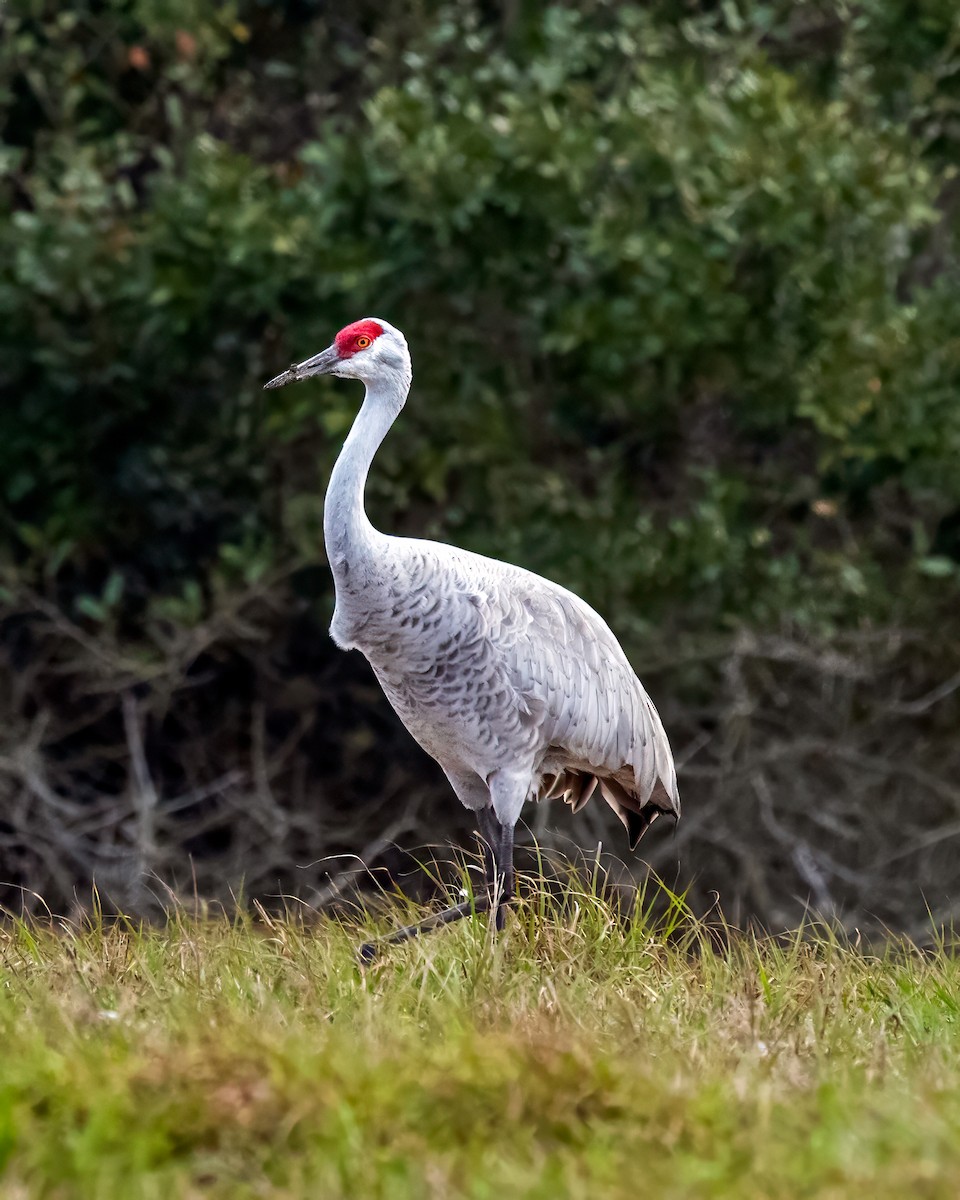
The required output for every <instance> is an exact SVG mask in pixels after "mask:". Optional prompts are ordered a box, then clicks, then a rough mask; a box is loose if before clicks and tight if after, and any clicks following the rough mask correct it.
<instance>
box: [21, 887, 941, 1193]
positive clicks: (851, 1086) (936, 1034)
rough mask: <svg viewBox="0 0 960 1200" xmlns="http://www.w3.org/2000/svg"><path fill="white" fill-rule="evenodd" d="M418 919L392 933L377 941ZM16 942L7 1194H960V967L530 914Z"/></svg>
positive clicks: (587, 911)
mask: <svg viewBox="0 0 960 1200" xmlns="http://www.w3.org/2000/svg"><path fill="white" fill-rule="evenodd" d="M408 915H409V914H408V913H407V912H406V911H404V912H399V911H384V912H383V913H381V914H380V915H379V916H378V918H377V921H376V922H375V924H376V925H382V927H383V928H386V927H388V926H389V925H391V924H393V923H395V922H396V921H397V920H400V919H402V918H403V917H405V916H408ZM370 931H371V922H370V921H366V922H361V923H360V925H359V926H349V925H346V924H340V923H337V922H335V921H332V920H320V921H319V922H317V921H311V922H310V923H309V924H306V923H304V922H302V921H300V920H297V919H295V918H292V917H291V918H288V919H284V920H265V921H262V922H260V923H257V924H254V923H252V922H248V921H241V922H230V921H227V920H208V921H195V920H193V919H188V918H187V917H185V916H177V917H174V918H173V919H172V920H171V921H170V923H169V924H168V925H167V926H165V927H164V928H156V929H141V928H133V927H124V926H122V925H119V926H117V925H114V926H113V927H111V928H105V927H103V926H101V925H99V924H97V923H92V924H90V925H88V926H86V927H84V928H80V927H73V926H69V925H65V924H63V925H59V926H57V928H56V929H48V930H43V929H37V928H27V927H25V926H16V925H11V926H8V927H7V928H6V930H5V931H3V932H2V933H0V939H2V940H0V946H2V987H0V1043H2V1047H3V1050H2V1060H0V1061H2V1065H0V1165H2V1169H0V1183H2V1194H3V1195H4V1196H5V1197H21V1196H22V1197H27V1196H30V1197H32V1196H56V1197H72V1196H97V1197H101V1196H102V1197H113V1196H117V1197H140V1196H155V1197H158V1198H160V1197H181V1196H182V1197H187V1196H199V1195H210V1196H224V1197H227V1196H229V1197H245V1196H265V1195H270V1196H280V1197H288V1196H289V1197H294V1196H296V1197H301V1196H303V1197H326V1196H348V1197H363V1198H367V1197H371V1198H374V1197H397V1198H400V1197H420V1196H423V1197H454V1196H470V1197H477V1198H480V1197H500V1196H507V1195H509V1196H510V1197H527V1196H529V1197H544V1198H546V1197H551V1198H552V1197H557V1196H577V1197H583V1198H584V1200H586V1198H588V1197H589V1198H591V1200H592V1198H595V1197H601V1196H624V1197H628V1196H629V1197H635V1196H639V1195H643V1196H718V1197H728V1196H729V1197H734V1196H736V1197H741V1198H743V1197H764V1198H765V1200H766V1198H769V1197H780V1196H782V1197H798V1196H804V1195H814V1194H815V1195H817V1196H848V1195H859V1194H866V1193H868V1192H869V1194H870V1195H871V1196H872V1197H874V1198H876V1197H887V1196H889V1197H902V1196H904V1195H908V1194H909V1195H913V1196H930V1197H933V1196H944V1197H947V1196H950V1197H953V1196H956V1195H957V1194H958V1191H960V966H958V964H957V962H956V961H955V959H954V958H953V957H952V956H951V955H950V954H949V953H948V952H946V951H944V950H942V949H941V950H940V951H935V952H932V953H920V952H919V951H916V950H912V949H903V948H898V949H891V950H889V951H887V952H885V953H884V954H883V955H880V956H876V955H870V954H867V953H865V952H863V951H860V950H856V949H854V948H850V947H846V946H842V945H840V944H838V943H837V941H836V940H835V939H833V938H832V937H830V936H828V935H822V936H808V937H806V938H804V939H800V938H798V939H796V940H792V941H787V942H779V943H773V942H765V941H758V940H756V939H753V938H751V937H747V936H727V937H723V938H721V937H717V936H712V937H708V936H707V935H706V933H705V931H704V930H703V929H702V928H700V929H698V928H696V927H694V928H693V929H692V930H691V931H690V932H689V934H687V935H684V933H683V932H682V931H675V932H674V935H673V937H672V938H668V939H665V938H664V937H663V936H662V934H663V930H662V928H661V929H657V928H655V927H654V926H653V925H652V923H651V922H649V921H645V920H643V919H639V920H636V921H634V922H633V923H631V924H629V925H626V926H625V925H624V924H623V923H622V922H618V921H617V920H616V919H615V917H614V914H613V913H612V911H611V910H610V909H609V908H608V907H606V906H605V905H604V904H603V903H602V902H601V901H599V900H597V899H596V898H595V897H593V896H592V895H591V894H590V892H589V889H585V890H584V894H583V895H581V896H579V897H574V898H573V900H572V901H570V902H568V905H567V906H566V907H565V908H564V909H563V910H562V911H561V910H560V909H558V908H556V907H555V906H554V905H553V902H552V901H550V900H549V899H548V898H546V897H544V896H539V895H536V894H534V895H533V896H531V894H530V892H529V891H528V893H527V899H526V901H525V903H524V906H523V907H522V909H521V911H520V912H519V913H518V914H517V915H516V916H515V918H514V919H513V920H512V922H511V924H510V926H509V928H508V930H507V931H506V933H505V934H504V935H502V936H501V937H500V938H499V939H497V940H496V942H495V943H492V942H491V940H490V938H489V937H488V935H487V933H486V930H485V927H484V925H483V924H482V923H481V922H480V921H476V922H473V923H471V922H467V923H465V924H463V925H462V926H460V927H458V928H451V929H448V930H445V931H443V932H441V933H439V934H436V935H434V936H433V937H431V938H430V939H428V940H424V941H422V942H420V943H419V944H412V945H409V946H404V947H398V948H393V949H391V950H390V951H389V952H388V953H387V954H386V955H385V956H384V957H383V959H382V961H381V962H380V964H379V965H378V966H377V967H376V969H374V970H371V971H369V972H368V973H367V974H366V975H365V976H362V975H361V974H360V973H359V971H358V970H357V968H356V967H355V965H354V961H353V949H354V946H355V944H356V942H357V941H358V938H359V937H361V936H365V935H366V934H368V933H369V932H370Z"/></svg>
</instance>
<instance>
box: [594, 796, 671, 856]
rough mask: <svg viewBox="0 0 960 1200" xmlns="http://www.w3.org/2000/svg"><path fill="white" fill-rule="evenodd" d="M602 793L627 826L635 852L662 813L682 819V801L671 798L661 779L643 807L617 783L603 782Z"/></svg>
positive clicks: (631, 846) (624, 825) (628, 835)
mask: <svg viewBox="0 0 960 1200" xmlns="http://www.w3.org/2000/svg"><path fill="white" fill-rule="evenodd" d="M600 792H601V795H602V796H603V798H604V800H606V802H607V803H608V804H609V805H610V807H611V808H612V809H613V811H614V812H615V813H616V814H617V816H618V817H619V819H620V821H621V822H622V823H623V827H624V829H626V831H627V838H628V840H629V842H630V849H631V850H636V848H637V843H638V842H639V841H640V839H641V838H642V837H643V835H644V834H645V833H646V832H647V830H648V829H649V828H650V826H651V825H652V824H653V823H654V821H655V820H656V819H657V817H659V816H660V814H661V813H668V814H670V815H671V816H672V817H673V818H674V819H675V820H679V819H680V803H679V800H677V799H675V798H674V797H672V796H671V795H670V793H669V792H668V791H667V789H666V787H664V785H663V783H662V782H661V781H660V780H659V779H658V780H657V783H656V785H655V787H654V789H653V793H652V795H651V796H650V798H649V800H647V802H646V803H645V804H641V803H640V801H639V799H638V798H637V797H636V796H634V795H632V794H631V793H630V792H628V791H627V789H626V788H625V787H623V786H621V784H619V783H617V781H616V780H615V779H601V780H600Z"/></svg>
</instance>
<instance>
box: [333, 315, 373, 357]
mask: <svg viewBox="0 0 960 1200" xmlns="http://www.w3.org/2000/svg"><path fill="white" fill-rule="evenodd" d="M381 333H383V326H382V325H378V324H377V322H376V321H371V320H369V319H368V320H365V321H354V323H353V324H352V325H345V326H344V328H343V329H341V330H340V332H339V333H338V334H337V336H336V337H335V338H334V345H335V346H336V347H337V353H338V354H339V355H340V357H341V358H353V356H354V355H355V354H359V353H360V351H361V350H366V349H367V347H368V346H372V345H373V343H374V341H375V340H376V339H377V338H378V337H379V336H380V334H381Z"/></svg>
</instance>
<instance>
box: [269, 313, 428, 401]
mask: <svg viewBox="0 0 960 1200" xmlns="http://www.w3.org/2000/svg"><path fill="white" fill-rule="evenodd" d="M311 375H339V376H340V377H341V378H344V379H362V380H363V381H364V383H366V384H371V383H373V382H375V381H377V380H379V379H383V378H384V377H386V376H396V377H397V380H398V383H399V382H401V381H404V382H405V383H406V386H407V387H409V385H410V352H409V351H408V350H407V342H406V339H405V338H404V336H403V334H402V333H401V332H400V330H399V329H395V328H394V327H393V326H392V325H391V324H390V323H389V322H388V321H384V320H381V318H380V317H363V318H362V320H360V321H354V322H353V324H352V325H347V326H345V327H344V328H343V329H341V330H340V332H339V333H338V334H337V336H336V337H335V338H334V339H333V345H331V346H328V347H327V348H326V350H321V351H320V353H319V354H315V355H314V356H313V358H307V359H304V361H303V362H301V363H294V364H293V365H292V366H291V367H289V368H288V369H287V370H286V371H284V372H283V373H282V374H280V375H277V376H275V377H274V378H273V379H271V380H270V381H269V383H265V384H264V385H263V386H264V387H265V388H278V387H283V385H284V384H285V383H295V382H298V381H299V380H301V379H309V378H310V377H311Z"/></svg>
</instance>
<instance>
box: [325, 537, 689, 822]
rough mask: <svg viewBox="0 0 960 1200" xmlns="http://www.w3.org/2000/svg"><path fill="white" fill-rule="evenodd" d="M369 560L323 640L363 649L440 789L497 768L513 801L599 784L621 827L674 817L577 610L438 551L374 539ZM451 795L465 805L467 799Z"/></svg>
mask: <svg viewBox="0 0 960 1200" xmlns="http://www.w3.org/2000/svg"><path fill="white" fill-rule="evenodd" d="M376 566H377V569H376V570H375V571H370V572H364V573H362V574H361V576H360V578H361V580H362V587H361V588H360V589H359V590H358V589H356V588H355V586H354V578H348V579H347V580H345V581H344V585H343V587H342V588H338V600H337V617H336V621H335V626H334V629H333V633H334V635H335V637H336V638H337V640H338V641H340V642H341V644H349V645H353V646H356V647H357V648H358V649H360V650H362V651H363V653H364V654H365V655H366V657H367V658H368V659H369V661H370V663H371V665H372V666H373V669H374V671H375V672H376V674H377V678H378V679H379V680H380V683H381V685H382V687H383V690H384V691H385V693H386V694H387V697H388V698H389V700H390V702H391V703H392V704H393V706H394V708H395V709H396V711H397V713H398V714H399V715H400V717H401V719H402V720H403V722H404V723H405V724H406V726H407V728H408V729H409V730H410V732H411V733H412V734H413V736H414V737H415V738H416V739H417V740H418V741H419V742H420V744H421V745H422V746H423V747H424V749H425V750H426V751H427V752H428V753H429V754H431V755H433V757H434V758H436V759H437V761H438V762H439V763H440V765H441V766H442V767H443V768H444V770H445V771H446V772H447V775H448V777H449V778H451V782H453V780H454V779H457V780H461V781H462V780H463V779H464V778H465V777H469V776H473V778H475V779H478V780H481V781H484V782H485V781H487V780H489V779H490V777H491V776H492V775H493V774H494V773H495V772H497V771H504V770H506V771H508V772H510V774H511V775H513V776H515V777H516V778H517V779H518V781H522V792H523V795H522V799H532V798H537V797H540V798H546V797H549V796H556V795H561V794H563V795H565V796H566V798H567V800H568V802H569V803H570V804H571V805H572V806H573V807H574V809H575V810H576V809H579V808H581V807H582V806H583V804H585V803H586V802H587V800H589V799H590V796H591V795H592V794H593V792H594V790H595V788H596V781H597V780H598V779H599V781H600V790H601V793H602V795H603V796H604V799H605V800H606V801H607V803H608V804H609V805H610V806H611V808H613V809H614V811H615V812H616V813H617V815H618V816H619V817H620V818H621V820H623V822H624V824H625V825H626V824H627V817H626V814H627V813H628V812H630V811H632V812H634V813H640V811H641V810H642V809H644V808H645V807H646V806H648V805H650V804H653V805H654V806H655V807H656V808H657V809H661V810H664V811H667V812H672V813H673V814H675V815H679V811H680V801H679V793H678V790H677V781H676V774H675V771H674V765H673V756H672V754H671V752H670V746H669V743H668V741H667V737H666V733H665V732H664V729H663V725H662V724H661V721H660V718H659V716H658V714H657V711H656V709H655V708H654V706H653V703H652V702H651V700H650V698H649V697H648V696H647V694H646V692H645V691H644V689H643V686H642V684H641V683H640V681H639V679H638V678H637V676H636V674H635V673H634V671H633V669H632V667H631V666H630V664H629V662H628V660H627V658H626V655H625V654H624V653H623V650H622V649H621V647H620V645H619V643H618V642H617V640H616V638H615V637H614V636H613V634H612V633H611V631H610V629H609V628H608V626H607V625H606V623H605V622H604V621H603V620H602V618H601V617H600V616H599V615H598V614H597V613H596V612H594V611H593V609H591V608H590V607H589V606H588V605H587V604H585V603H584V602H583V601H582V600H580V599H579V598H578V597H577V596H574V595H573V594H572V593H571V592H568V591H566V590H565V589H563V588H561V587H559V586H558V585H557V584H554V583H551V582H550V581H549V580H546V579H542V578H541V577H539V576H537V575H534V574H532V573H531V572H529V571H525V570H523V569H522V568H519V567H515V566H511V565H510V564H508V563H502V562H498V561H497V560H495V559H489V558H483V557H481V556H480V555H475V554H471V553H469V552H467V551H464V550H459V549H456V548H454V547H451V546H445V545H443V544H441V543H435V542H424V541H417V540H412V539H405V538H384V539H383V544H382V545H381V546H380V547H379V548H378V552H377V564H376ZM455 787H457V785H456V784H455ZM464 790H469V791H470V796H469V797H468V798H466V799H465V797H464V795H463V791H464ZM457 791H458V794H459V795H460V797H461V799H462V800H464V802H465V803H469V807H474V806H475V804H476V802H477V799H478V798H479V796H480V795H481V793H480V792H479V791H477V790H476V789H472V788H466V789H465V788H464V787H462V786H461V787H457ZM522 799H521V803H522Z"/></svg>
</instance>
